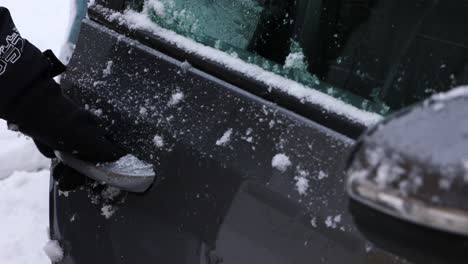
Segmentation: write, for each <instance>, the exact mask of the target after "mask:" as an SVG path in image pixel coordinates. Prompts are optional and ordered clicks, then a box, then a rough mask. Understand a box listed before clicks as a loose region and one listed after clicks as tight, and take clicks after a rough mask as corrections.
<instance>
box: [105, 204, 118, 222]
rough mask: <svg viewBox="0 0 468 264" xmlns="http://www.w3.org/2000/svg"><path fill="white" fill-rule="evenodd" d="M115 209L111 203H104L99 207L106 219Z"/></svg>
mask: <svg viewBox="0 0 468 264" xmlns="http://www.w3.org/2000/svg"><path fill="white" fill-rule="evenodd" d="M116 211H117V210H116V208H114V207H113V206H112V205H104V206H103V207H102V208H101V215H102V216H104V217H105V218H106V219H109V218H111V217H112V215H113V214H114V213H115V212H116Z"/></svg>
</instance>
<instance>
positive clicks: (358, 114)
mask: <svg viewBox="0 0 468 264" xmlns="http://www.w3.org/2000/svg"><path fill="white" fill-rule="evenodd" d="M147 12H148V9H145V10H143V12H142V13H138V12H135V11H132V10H126V11H125V12H124V13H117V12H116V13H112V15H111V16H108V17H107V19H109V20H110V21H114V20H117V21H118V22H119V23H122V24H126V25H127V26H128V27H129V28H130V29H143V30H148V31H150V32H152V33H153V34H155V35H157V36H158V37H160V38H162V39H164V40H166V41H168V42H170V43H172V44H173V45H175V46H177V47H178V48H180V49H183V50H186V51H188V52H191V53H195V54H198V55H199V56H202V57H204V58H206V59H208V60H211V61H214V62H217V63H220V64H222V65H224V66H225V67H227V68H229V69H231V70H235V71H238V72H239V73H242V74H244V75H246V76H248V77H251V78H254V79H256V80H258V81H260V82H262V83H264V84H265V85H267V86H268V87H272V88H274V89H278V90H281V91H283V92H285V93H287V94H289V95H291V96H294V97H297V98H299V99H301V100H303V101H307V102H310V103H313V104H317V105H320V106H322V107H323V108H324V109H326V110H327V111H330V112H333V113H337V114H339V115H342V116H345V117H347V118H349V119H350V120H353V121H355V122H358V123H362V124H365V125H372V124H375V123H377V122H378V121H379V120H381V119H382V116H380V115H378V114H375V113H371V112H366V111H363V110H361V109H359V108H357V107H354V106H352V105H350V104H347V103H345V102H343V101H341V100H339V99H336V98H334V97H332V96H330V95H327V94H325V93H322V92H320V91H317V90H314V89H311V88H310V87H307V86H304V85H302V84H301V83H298V82H296V81H292V80H289V79H287V78H285V77H282V76H279V75H277V74H275V73H272V72H269V71H266V70H264V69H263V68H261V67H260V66H258V65H254V64H249V63H247V62H245V61H243V60H241V59H239V58H235V57H233V56H231V55H230V54H227V53H225V52H222V51H220V50H217V49H215V48H212V47H208V46H205V45H203V44H200V43H198V42H196V41H194V40H192V39H190V38H187V37H184V36H181V35H179V34H177V33H175V32H173V31H171V30H167V29H164V28H161V27H160V26H158V25H157V24H156V23H154V22H153V21H152V20H151V19H150V18H149V16H148V14H147Z"/></svg>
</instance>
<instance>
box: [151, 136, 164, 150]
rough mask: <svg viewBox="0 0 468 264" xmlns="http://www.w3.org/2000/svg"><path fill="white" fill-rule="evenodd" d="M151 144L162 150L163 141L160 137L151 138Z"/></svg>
mask: <svg viewBox="0 0 468 264" xmlns="http://www.w3.org/2000/svg"><path fill="white" fill-rule="evenodd" d="M153 144H154V145H155V146H156V147H157V148H162V147H164V139H163V138H162V137H161V136H160V135H155V136H154V138H153Z"/></svg>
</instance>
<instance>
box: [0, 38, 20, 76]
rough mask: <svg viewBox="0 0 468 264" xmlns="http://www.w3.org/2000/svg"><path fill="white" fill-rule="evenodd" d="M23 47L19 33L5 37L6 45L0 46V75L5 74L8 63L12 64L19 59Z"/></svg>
mask: <svg viewBox="0 0 468 264" xmlns="http://www.w3.org/2000/svg"><path fill="white" fill-rule="evenodd" d="M23 47H24V40H23V39H22V38H21V36H20V35H19V33H17V32H13V33H12V34H11V35H9V36H7V37H6V45H4V46H0V75H2V74H4V73H5V71H6V69H7V67H8V64H9V63H11V64H14V63H16V62H17V61H18V60H19V59H20V58H21V55H22V54H23Z"/></svg>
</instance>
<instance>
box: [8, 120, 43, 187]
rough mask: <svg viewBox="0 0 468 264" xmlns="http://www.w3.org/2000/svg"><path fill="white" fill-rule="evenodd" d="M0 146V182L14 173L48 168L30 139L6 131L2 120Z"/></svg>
mask: <svg viewBox="0 0 468 264" xmlns="http://www.w3.org/2000/svg"><path fill="white" fill-rule="evenodd" d="M0 146H1V147H0V180H1V179H4V178H6V177H9V176H10V175H11V174H12V173H13V172H15V171H38V170H41V169H47V168H48V167H49V166H50V161H49V160H48V159H47V158H45V157H44V156H42V154H40V153H39V152H38V151H37V148H36V146H35V145H34V142H33V141H32V140H31V139H29V138H26V137H25V136H23V135H21V134H20V133H17V132H12V131H9V130H7V125H6V122H5V121H3V120H0Z"/></svg>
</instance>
